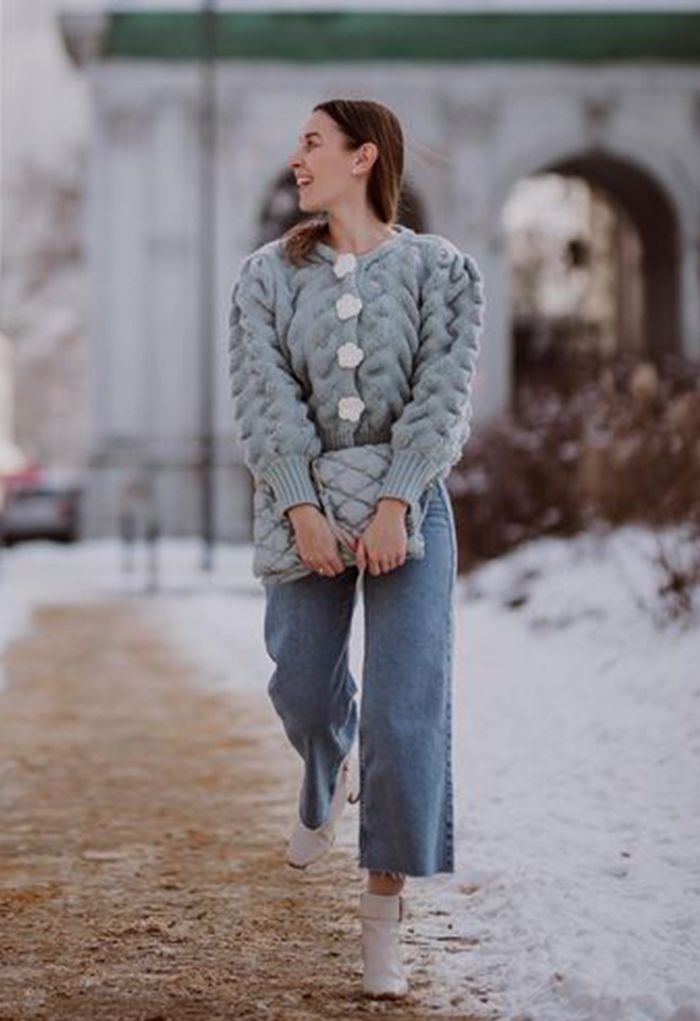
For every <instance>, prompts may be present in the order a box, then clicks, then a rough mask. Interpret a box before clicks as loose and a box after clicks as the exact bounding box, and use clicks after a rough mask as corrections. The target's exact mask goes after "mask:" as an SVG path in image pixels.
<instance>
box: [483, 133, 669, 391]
mask: <svg viewBox="0 0 700 1021" xmlns="http://www.w3.org/2000/svg"><path fill="white" fill-rule="evenodd" d="M503 215H504V227H505V237H506V239H507V240H506V253H507V259H508V262H509V267H510V270H511V280H512V285H513V286H512V295H513V335H512V352H513V354H512V358H513V379H514V388H515V391H516V394H514V397H516V396H517V389H518V387H519V386H521V385H522V384H523V383H525V382H533V381H534V382H547V383H550V384H552V383H553V384H555V385H556V384H557V383H561V384H562V385H564V386H565V385H566V382H567V379H569V381H570V380H571V378H574V377H577V378H579V379H580V378H581V374H582V373H586V372H587V371H597V370H598V369H599V368H600V367H601V365H603V364H607V363H609V362H610V361H611V360H613V359H618V358H620V357H625V358H627V359H630V358H632V359H634V358H636V359H639V360H648V361H652V362H655V363H657V364H661V363H662V361H663V360H664V359H665V358H666V357H667V356H669V355H674V354H677V353H678V352H679V351H680V348H681V338H680V330H681V326H680V238H679V226H678V221H677V216H676V214H675V211H674V209H673V207H672V205H671V202H670V200H669V199H668V197H667V195H666V193H665V192H664V190H663V189H662V188H661V187H660V185H659V184H658V183H657V181H656V180H655V179H654V178H653V177H652V176H651V175H650V174H649V173H648V172H647V171H646V170H643V169H641V168H640V167H639V166H637V165H635V164H634V163H632V162H631V161H628V160H624V159H620V158H618V157H613V156H611V155H610V154H607V153H602V152H587V153H583V154H580V155H578V156H569V157H567V158H564V159H559V160H553V161H550V162H548V163H547V164H545V165H543V166H541V167H539V168H538V169H536V170H535V171H534V172H533V173H532V174H530V175H529V176H528V177H527V178H525V179H523V180H521V181H520V182H518V184H516V186H515V187H514V188H513V189H512V190H511V193H510V195H509V198H508V201H507V202H506V205H505V207H504V214H503Z"/></svg>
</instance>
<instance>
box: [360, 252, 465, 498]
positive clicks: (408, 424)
mask: <svg viewBox="0 0 700 1021" xmlns="http://www.w3.org/2000/svg"><path fill="white" fill-rule="evenodd" d="M431 262H432V264H431V268H430V270H429V272H428V274H427V277H426V280H425V283H424V290H423V295H422V300H421V314H420V334H419V345H418V352H417V354H416V358H415V361H414V366H413V374H412V378H411V391H412V392H411V397H410V398H409V400H408V401H407V402H406V404H405V405H404V407H403V408H402V411H401V414H400V415H399V417H398V418H397V419H396V421H395V422H394V423H393V425H392V429H391V446H392V449H393V456H392V460H391V463H390V465H389V468H388V470H387V473H386V475H385V477H384V483H383V486H382V489H381V492H380V494H379V497H381V496H396V497H400V498H401V499H403V500H406V501H407V502H408V503H412V502H413V501H415V500H417V499H418V497H419V496H420V494H421V493H422V491H423V489H424V487H425V486H426V485H427V484H428V483H429V482H431V481H432V480H433V479H434V478H436V477H438V476H444V475H446V474H447V473H448V471H449V469H450V468H451V467H452V465H453V464H456V462H457V461H458V460H459V459H460V457H461V454H462V448H463V446H464V444H465V443H466V441H467V438H468V436H469V433H470V421H471V413H472V408H471V386H472V378H473V376H474V372H475V369H476V362H477V358H478V354H479V349H480V336H481V332H482V329H483V325H484V312H485V298H484V282H483V277H482V274H481V271H480V269H479V267H478V266H477V264H476V262H475V260H474V259H473V258H472V257H471V256H470V255H467V254H465V253H463V252H461V251H460V250H459V249H458V248H457V247H456V246H455V245H453V244H452V243H451V242H446V241H443V243H442V244H441V245H440V247H439V248H438V249H437V250H436V255H435V256H434V257H433V259H432V260H431ZM379 497H378V498H379Z"/></svg>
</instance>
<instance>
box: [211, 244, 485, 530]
mask: <svg viewBox="0 0 700 1021" xmlns="http://www.w3.org/2000/svg"><path fill="white" fill-rule="evenodd" d="M395 231H396V232H395V234H394V235H393V236H392V237H389V238H387V239H386V240H385V241H383V242H381V243H380V244H379V245H378V246H376V247H375V248H373V249H371V250H370V251H369V252H366V253H365V254H363V255H354V254H353V253H350V252H346V253H342V254H341V253H339V252H337V251H336V250H335V249H334V248H332V247H331V246H330V245H327V244H324V243H322V242H317V243H316V247H315V249H314V252H313V254H312V257H311V259H310V260H309V261H308V262H306V263H304V264H303V265H300V266H294V265H293V264H291V263H289V262H287V261H286V260H285V258H284V257H283V253H282V248H281V239H276V240H274V241H270V242H268V243H267V244H264V245H262V246H260V247H259V248H257V249H256V250H255V251H253V252H251V253H250V254H249V255H248V256H247V257H246V258H245V259H244V261H243V263H242V266H241V269H240V272H239V275H238V278H237V280H236V282H235V284H234V287H233V293H232V296H231V309H230V316H229V337H230V340H229V378H230V391H231V396H232V401H233V411H234V420H235V423H236V425H237V433H238V439H239V441H240V443H241V445H242V448H243V455H244V462H245V464H246V466H247V467H248V469H249V470H250V471H251V473H252V474H253V476H254V478H255V479H264V480H266V481H267V482H268V483H269V484H270V485H271V486H272V488H273V490H274V492H275V496H276V498H277V503H278V507H279V509H280V511H281V512H284V511H285V510H287V509H288V508H289V507H291V506H293V505H294V504H298V503H314V504H316V505H317V506H318V507H319V508H321V505H320V502H319V499H318V496H317V493H316V490H315V488H314V484H313V481H312V479H311V475H310V472H309V462H310V460H311V458H313V457H316V456H317V455H318V454H319V453H321V452H323V451H325V450H330V449H338V448H341V447H347V446H351V445H357V444H364V443H385V442H389V443H390V444H391V447H392V451H393V456H392V461H391V464H390V466H389V468H388V470H387V472H386V475H385V478H384V483H383V486H382V490H381V493H380V496H396V497H400V498H401V499H404V500H406V501H408V502H409V503H411V502H412V501H414V500H416V499H418V497H419V496H420V494H421V493H422V491H423V489H424V487H425V486H426V485H427V484H428V483H430V482H431V481H433V479H435V478H436V477H438V476H441V477H446V476H447V474H448V473H449V471H450V468H451V467H452V465H453V464H455V463H456V462H457V461H458V460H459V458H460V456H461V453H462V448H463V446H464V444H465V442H466V440H467V438H468V436H469V433H470V419H471V385H472V379H473V376H474V372H475V366H476V361H477V356H478V353H479V346H480V334H481V331H482V328H483V322H484V311H485V300H484V285H483V278H482V275H481V272H480V270H479V268H478V266H477V264H476V262H475V261H474V259H473V258H472V257H471V256H470V255H466V254H465V253H463V252H461V251H460V250H459V249H458V248H457V247H456V246H455V245H454V244H453V243H452V242H451V241H449V240H447V239H446V238H444V237H441V236H440V235H437V234H419V233H417V232H415V231H413V230H412V229H411V228H409V227H404V226H402V225H397V226H396V227H395Z"/></svg>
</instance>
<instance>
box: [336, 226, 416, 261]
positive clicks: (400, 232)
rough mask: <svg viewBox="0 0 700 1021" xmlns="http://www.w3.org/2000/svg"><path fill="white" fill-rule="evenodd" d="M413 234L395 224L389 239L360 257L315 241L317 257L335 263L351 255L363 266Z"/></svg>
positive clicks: (407, 228) (408, 229) (409, 229)
mask: <svg viewBox="0 0 700 1021" xmlns="http://www.w3.org/2000/svg"><path fill="white" fill-rule="evenodd" d="M414 233H415V231H413V230H412V229H411V228H410V227H405V226H404V225H403V224H401V223H395V224H394V233H393V234H392V236H391V237H388V238H384V240H383V241H380V242H379V244H378V245H375V246H374V248H370V250H369V251H368V252H362V254H361V255H357V254H356V253H355V252H339V251H338V250H337V249H335V248H333V246H332V245H329V244H326V242H325V241H317V242H316V249H317V251H318V253H319V255H321V256H322V257H323V258H324V259H326V260H327V261H329V262H333V263H335V262H336V261H337V260H338V259H340V258H341V257H342V256H347V255H352V256H354V258H355V259H356V260H357V263H358V265H364V264H365V263H367V262H369V261H370V260H372V259H375V258H377V256H379V255H383V254H384V252H386V251H388V250H389V249H390V248H394V247H396V245H398V244H399V243H400V242H401V241H403V240H405V238H406V237H408V235H409V234H414Z"/></svg>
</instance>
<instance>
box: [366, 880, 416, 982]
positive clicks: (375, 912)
mask: <svg viewBox="0 0 700 1021" xmlns="http://www.w3.org/2000/svg"><path fill="white" fill-rule="evenodd" d="M405 917H406V901H405V898H404V897H402V896H401V894H399V893H397V894H393V895H386V894H380V893H369V892H365V893H362V894H361V895H360V919H361V923H362V959H363V966H364V972H363V976H362V986H363V989H364V992H365V993H366V994H368V995H369V996H374V997H382V998H392V999H394V998H397V997H401V996H405V995H406V993H407V992H408V980H407V978H406V973H405V970H404V967H403V964H402V962H401V954H400V947H399V930H400V924H401V921H402V920H403V919H404V918H405Z"/></svg>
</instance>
